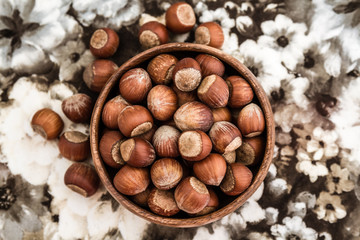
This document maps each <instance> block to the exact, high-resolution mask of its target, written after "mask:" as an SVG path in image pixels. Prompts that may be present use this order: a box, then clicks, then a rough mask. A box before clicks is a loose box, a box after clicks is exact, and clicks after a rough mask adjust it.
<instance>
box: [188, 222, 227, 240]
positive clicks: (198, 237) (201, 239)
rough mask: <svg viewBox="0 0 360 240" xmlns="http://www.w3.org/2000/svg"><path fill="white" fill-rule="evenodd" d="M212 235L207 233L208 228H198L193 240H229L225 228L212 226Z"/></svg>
mask: <svg viewBox="0 0 360 240" xmlns="http://www.w3.org/2000/svg"><path fill="white" fill-rule="evenodd" d="M213 230H214V232H213V233H210V232H209V229H208V228H205V227H200V228H198V229H197V231H196V234H195V236H194V237H193V240H205V239H207V240H218V239H230V235H229V231H228V230H227V229H226V227H225V226H217V225H215V226H213Z"/></svg>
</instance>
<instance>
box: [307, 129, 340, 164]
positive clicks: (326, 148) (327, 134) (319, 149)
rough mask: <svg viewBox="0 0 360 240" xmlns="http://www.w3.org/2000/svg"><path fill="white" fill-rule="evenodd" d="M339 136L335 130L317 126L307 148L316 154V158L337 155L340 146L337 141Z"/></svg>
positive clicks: (314, 156) (327, 157)
mask: <svg viewBox="0 0 360 240" xmlns="http://www.w3.org/2000/svg"><path fill="white" fill-rule="evenodd" d="M337 138H338V136H337V133H336V132H335V131H330V130H324V129H322V128H321V127H316V128H314V130H313V132H312V135H311V139H310V140H309V141H308V143H307V146H306V150H307V151H308V152H309V153H313V154H314V155H313V158H314V160H321V159H323V158H325V159H329V158H332V157H335V156H336V155H337V154H338V153H339V147H338V145H337V144H336V143H335V142H336V140H337Z"/></svg>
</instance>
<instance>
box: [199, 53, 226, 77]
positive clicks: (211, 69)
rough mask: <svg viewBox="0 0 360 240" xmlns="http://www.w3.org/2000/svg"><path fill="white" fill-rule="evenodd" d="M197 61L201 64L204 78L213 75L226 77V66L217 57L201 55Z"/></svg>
mask: <svg viewBox="0 0 360 240" xmlns="http://www.w3.org/2000/svg"><path fill="white" fill-rule="evenodd" d="M195 59H196V61H197V62H198V63H199V64H200V68H201V75H202V77H206V76H209V75H212V74H216V75H218V76H220V77H222V75H224V72H225V66H224V64H223V63H222V62H221V61H220V60H219V59H218V58H217V57H214V56H212V55H209V54H199V55H197V56H196V58H195Z"/></svg>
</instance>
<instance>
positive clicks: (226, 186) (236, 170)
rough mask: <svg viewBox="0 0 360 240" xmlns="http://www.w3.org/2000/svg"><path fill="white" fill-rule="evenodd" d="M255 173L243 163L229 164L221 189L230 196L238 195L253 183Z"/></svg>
mask: <svg viewBox="0 0 360 240" xmlns="http://www.w3.org/2000/svg"><path fill="white" fill-rule="evenodd" d="M252 177H253V174H252V172H251V171H250V169H249V168H247V167H246V166H245V165H243V164H242V163H232V164H230V165H228V167H227V169H226V174H225V177H224V179H223V181H222V182H221V184H220V189H221V190H222V191H223V192H224V193H225V194H226V195H230V196H236V195H239V194H240V193H242V192H243V191H245V190H246V189H247V188H248V187H249V186H250V184H251V181H252Z"/></svg>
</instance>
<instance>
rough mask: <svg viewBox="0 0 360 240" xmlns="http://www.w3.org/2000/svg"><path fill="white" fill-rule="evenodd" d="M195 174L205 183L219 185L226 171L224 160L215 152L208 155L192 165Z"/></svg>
mask: <svg viewBox="0 0 360 240" xmlns="http://www.w3.org/2000/svg"><path fill="white" fill-rule="evenodd" d="M193 170H194V174H195V176H196V177H197V178H198V179H199V180H200V181H202V182H203V183H205V184H207V185H213V186H219V185H220V183H221V181H222V180H223V178H224V176H225V173H226V161H225V159H224V158H223V157H222V156H221V155H220V154H217V153H211V154H210V155H209V156H207V157H206V158H204V159H203V160H201V161H199V162H195V163H194V166H193Z"/></svg>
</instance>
